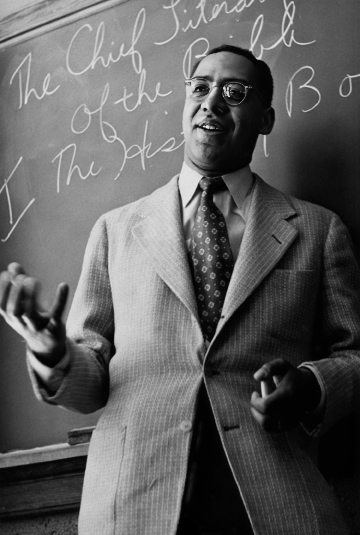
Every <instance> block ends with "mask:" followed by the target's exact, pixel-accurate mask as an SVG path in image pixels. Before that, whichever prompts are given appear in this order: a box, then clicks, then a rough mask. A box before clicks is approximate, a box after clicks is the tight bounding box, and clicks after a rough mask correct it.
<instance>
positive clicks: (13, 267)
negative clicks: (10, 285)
mask: <svg viewBox="0 0 360 535" xmlns="http://www.w3.org/2000/svg"><path fill="white" fill-rule="evenodd" d="M8 272H9V273H10V275H11V276H12V278H15V277H16V276H17V275H25V270H24V268H23V267H22V266H21V265H20V264H18V263H17V262H12V263H11V264H9V265H8Z"/></svg>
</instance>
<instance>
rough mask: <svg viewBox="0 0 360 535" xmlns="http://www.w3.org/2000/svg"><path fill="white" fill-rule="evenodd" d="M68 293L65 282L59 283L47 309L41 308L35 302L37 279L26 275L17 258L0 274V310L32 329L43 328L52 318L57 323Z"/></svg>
mask: <svg viewBox="0 0 360 535" xmlns="http://www.w3.org/2000/svg"><path fill="white" fill-rule="evenodd" d="M68 293H69V288H68V285H67V284H65V283H61V284H59V286H58V288H57V292H56V296H55V300H54V303H53V305H52V307H51V309H50V311H48V312H46V311H42V310H41V309H40V306H39V304H38V295H39V283H38V281H37V280H36V279H34V278H33V277H28V276H27V275H26V274H25V271H24V269H23V268H22V266H21V265H20V264H18V263H17V262H13V263H12V264H9V266H8V269H7V271H4V272H3V273H1V274H0V313H1V314H2V315H3V316H4V318H5V319H6V320H7V321H8V323H9V322H10V321H11V322H13V321H14V319H15V320H16V321H17V322H21V324H22V325H25V324H26V326H27V327H29V328H30V329H34V330H41V329H43V328H45V327H46V326H47V324H48V322H49V319H51V320H52V322H53V323H54V324H57V323H58V322H59V320H60V319H61V316H62V314H63V312H64V309H65V306H66V302H67V297H68Z"/></svg>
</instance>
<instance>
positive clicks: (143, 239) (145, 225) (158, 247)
mask: <svg viewBox="0 0 360 535" xmlns="http://www.w3.org/2000/svg"><path fill="white" fill-rule="evenodd" d="M139 216H140V218H141V220H140V222H139V223H138V224H137V225H135V226H134V227H133V231H132V232H133V235H134V236H135V238H136V239H137V240H138V241H139V243H140V245H141V247H142V248H143V249H144V251H145V253H146V254H147V256H148V258H149V260H150V262H151V263H152V265H153V267H154V268H155V270H156V272H157V273H158V275H159V276H160V277H161V278H162V279H163V280H164V282H165V283H166V284H167V285H168V286H169V288H170V289H171V290H172V291H173V292H174V294H175V295H176V296H177V297H178V298H179V299H180V300H181V301H182V302H183V303H184V305H185V306H186V307H187V308H188V309H189V310H190V312H191V313H192V314H193V315H194V316H195V317H196V318H197V317H198V315H197V304H196V299H195V295H194V290H193V282H192V276H191V272H190V266H189V260H188V257H187V252H186V247H185V239H184V231H183V228H182V216H181V207H180V198H179V190H178V177H177V176H176V177H174V178H173V179H172V180H171V181H170V182H169V183H168V184H166V185H165V186H164V187H162V188H160V189H159V190H157V191H155V192H154V193H153V194H152V195H151V196H150V197H148V198H147V199H146V201H145V202H143V204H142V205H141V206H140V210H139Z"/></svg>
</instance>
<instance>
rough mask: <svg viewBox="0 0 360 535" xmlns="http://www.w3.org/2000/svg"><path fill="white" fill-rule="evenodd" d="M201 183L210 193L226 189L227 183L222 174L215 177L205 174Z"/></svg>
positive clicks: (203, 188) (202, 187) (204, 189)
mask: <svg viewBox="0 0 360 535" xmlns="http://www.w3.org/2000/svg"><path fill="white" fill-rule="evenodd" d="M199 185H200V188H201V189H202V190H203V191H206V192H209V193H216V192H217V191H221V190H224V189H226V184H225V182H224V181H223V179H222V177H221V176H216V177H214V178H208V177H206V176H205V177H203V178H202V179H201V180H200V183H199Z"/></svg>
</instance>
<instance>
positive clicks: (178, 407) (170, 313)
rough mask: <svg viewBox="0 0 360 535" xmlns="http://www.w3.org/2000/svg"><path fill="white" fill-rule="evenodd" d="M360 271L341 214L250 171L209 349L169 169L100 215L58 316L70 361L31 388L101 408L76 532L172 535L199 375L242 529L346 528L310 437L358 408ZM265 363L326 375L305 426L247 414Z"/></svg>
mask: <svg viewBox="0 0 360 535" xmlns="http://www.w3.org/2000/svg"><path fill="white" fill-rule="evenodd" d="M358 279H359V275H358V266H357V264H356V262H355V260H354V257H353V254H352V249H351V245H350V242H349V237H348V233H347V231H346V229H345V227H344V226H343V224H342V223H341V221H340V220H339V218H338V217H337V216H336V215H335V214H333V213H332V212H330V211H328V210H326V209H324V208H321V207H319V206H316V205H313V204H310V203H307V202H303V201H300V200H298V199H295V198H293V197H290V196H287V195H284V194H283V193H280V192H279V191H277V190H275V189H274V188H272V187H270V186H269V185H267V184H266V183H265V182H263V181H262V179H260V178H259V177H257V176H256V184H255V188H254V193H253V200H252V205H251V208H250V214H249V218H248V221H247V225H246V230H245V234H244V238H243V242H242V246H241V251H240V254H239V256H238V258H237V260H236V264H235V267H234V272H233V275H232V278H231V281H230V285H229V288H228V292H227V296H226V300H225V303H224V308H223V316H222V318H221V320H220V322H219V325H218V329H217V332H216V334H215V336H214V338H213V340H212V342H211V344H210V346H209V347H208V348H206V345H205V343H204V339H203V336H202V332H201V328H200V324H199V318H198V313H197V306H196V300H195V296H194V290H193V284H192V277H191V271H190V267H189V261H188V257H187V252H186V249H185V242H184V237H183V229H182V222H181V208H180V201H179V191H178V185H177V177H174V178H173V179H172V180H171V181H170V182H169V183H168V184H167V185H165V186H164V187H162V188H160V189H158V190H157V191H155V192H154V193H153V194H151V195H150V196H148V197H145V198H143V199H141V200H139V201H136V202H134V203H132V204H130V205H127V206H124V207H122V208H119V209H116V210H113V211H111V212H109V213H108V214H105V215H104V216H103V217H101V218H100V220H99V221H98V222H97V223H96V225H95V227H94V229H93V231H92V233H91V236H90V239H89V242H88V246H87V249H86V253H85V257H84V264H83V270H82V274H81V277H80V281H79V285H78V288H77V291H76V294H75V297H74V301H73V305H72V308H71V311H70V315H69V318H68V347H69V351H70V356H71V365H70V370H69V372H68V374H67V375H66V377H65V379H64V381H63V384H62V386H61V387H60V388H59V390H58V391H57V393H56V395H54V396H52V397H51V396H49V395H48V394H47V393H46V392H45V391H44V390H43V389H42V388H41V387H40V386H39V385H36V384H35V389H36V392H37V395H38V396H39V397H41V398H42V399H44V400H46V401H47V402H49V403H56V404H59V405H62V406H64V407H67V408H69V409H71V410H75V411H79V412H82V413H88V412H92V411H95V410H97V409H99V408H102V407H104V411H103V413H102V415H101V417H100V420H99V422H98V425H97V427H96V429H95V431H94V433H93V436H92V439H91V444H90V449H89V458H88V463H87V468H86V474H85V482H84V489H83V496H82V505H81V511H80V520H79V531H80V534H82V535H99V534H101V535H114V534H116V535H175V533H176V529H177V523H178V520H179V515H180V508H181V500H182V495H183V490H184V485H185V478H186V472H187V461H188V455H189V447H190V441H191V437H192V426H193V421H194V414H195V410H196V398H197V393H198V391H199V387H200V385H201V383H202V382H203V381H204V382H205V385H206V389H207V392H208V396H209V399H210V403H211V407H212V410H213V413H214V416H215V420H216V425H217V428H218V431H219V434H220V437H221V441H222V444H223V446H224V449H225V452H226V455H227V458H228V460H229V463H230V465H231V469H232V472H233V474H234V477H235V479H236V482H237V485H238V488H239V492H240V493H241V496H242V499H243V501H244V504H245V507H246V510H247V512H248V515H249V518H250V520H251V523H252V526H253V530H254V533H255V535H291V534H293V535H300V534H301V535H309V534H310V533H311V534H312V535H316V534H317V535H334V534H335V533H336V534H337V535H341V534H345V533H348V530H347V527H346V525H345V522H344V520H343V514H342V513H341V511H340V507H339V502H338V500H337V498H336V497H335V493H334V490H333V488H332V487H331V485H330V484H329V483H328V482H327V481H326V480H325V479H324V477H323V476H322V474H321V473H320V471H319V468H318V444H319V437H320V436H321V435H324V434H325V435H326V433H327V431H328V430H330V429H331V428H332V427H333V426H335V425H337V424H338V423H339V422H341V421H342V420H343V419H345V418H348V417H349V416H351V415H353V414H355V413H356V411H357V410H358V407H359V406H360V404H359V401H360V400H359V395H360V353H359V347H360V303H359V280H358ZM277 357H284V358H286V359H288V360H289V361H291V362H292V363H293V364H294V365H295V366H298V365H299V364H301V363H303V362H304V361H313V363H314V366H315V367H316V369H317V372H318V374H319V376H320V377H321V379H322V381H323V384H324V386H325V391H326V405H325V410H324V413H323V417H322V419H321V421H320V422H317V425H316V426H310V424H309V426H308V429H307V431H306V430H305V428H304V427H306V426H300V427H299V428H297V429H295V430H294V431H291V432H287V433H281V434H275V435H274V434H268V433H266V432H264V431H263V430H262V429H261V428H260V426H259V425H258V424H257V423H256V422H255V421H254V419H253V417H252V415H251V412H250V397H251V393H252V391H253V390H254V389H258V388H259V386H258V384H256V381H255V380H254V379H253V374H254V372H255V371H256V370H257V369H258V368H259V367H261V365H262V364H263V363H265V362H267V361H270V360H272V359H274V358H277ZM33 378H34V377H33ZM34 383H35V379H34Z"/></svg>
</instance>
